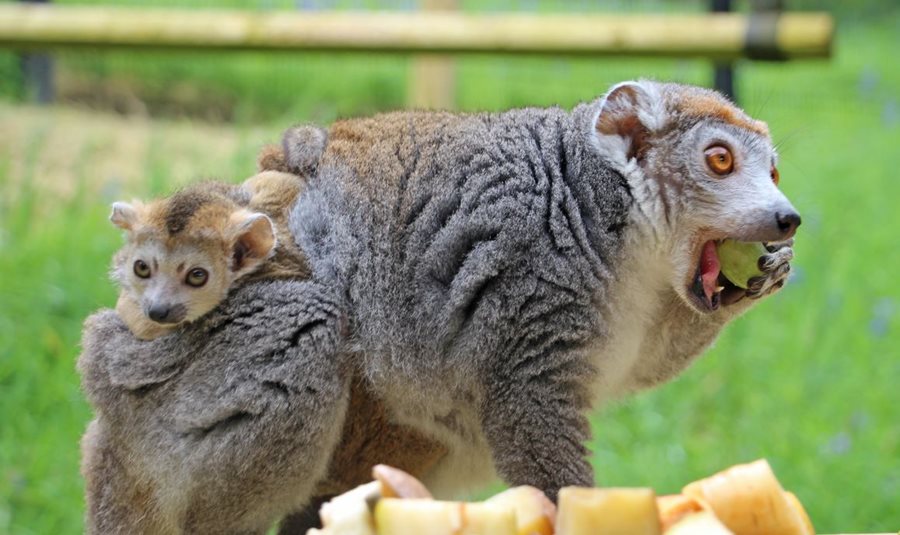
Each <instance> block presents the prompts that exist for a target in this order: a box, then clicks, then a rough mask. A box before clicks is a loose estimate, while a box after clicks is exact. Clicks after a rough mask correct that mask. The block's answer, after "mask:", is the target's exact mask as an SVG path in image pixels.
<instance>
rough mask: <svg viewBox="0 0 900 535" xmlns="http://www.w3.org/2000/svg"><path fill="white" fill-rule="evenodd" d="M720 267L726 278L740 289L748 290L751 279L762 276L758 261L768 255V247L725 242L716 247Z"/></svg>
mask: <svg viewBox="0 0 900 535" xmlns="http://www.w3.org/2000/svg"><path fill="white" fill-rule="evenodd" d="M716 252H717V253H718V255H719V265H720V269H721V270H722V273H723V274H724V275H725V277H726V278H727V279H728V280H729V281H731V283H732V284H734V285H735V286H737V287H738V288H744V289H746V288H747V281H748V280H749V279H750V278H751V277H757V276H759V275H762V274H763V273H762V271H760V270H759V267H758V265H757V261H758V260H759V257H761V256H763V255H765V254H768V252H769V251H767V250H766V247H765V246H764V245H763V244H761V243H759V242H745V241H737V240H723V241H722V243H720V244H718V246H716Z"/></svg>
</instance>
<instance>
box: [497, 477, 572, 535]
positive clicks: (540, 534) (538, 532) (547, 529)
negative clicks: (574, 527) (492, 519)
mask: <svg viewBox="0 0 900 535" xmlns="http://www.w3.org/2000/svg"><path fill="white" fill-rule="evenodd" d="M485 503H487V504H492V505H500V506H504V507H510V508H512V509H513V510H514V511H515V513H516V530H517V532H518V535H553V523H554V522H555V521H556V506H555V505H553V502H551V501H550V500H549V499H548V498H547V496H545V495H544V493H543V492H541V491H540V490H538V489H536V488H534V487H529V486H527V485H523V486H521V487H514V488H511V489H509V490H505V491H503V492H501V493H500V494H497V495H495V496H492V497H490V498H488V499H487V500H486V501H485Z"/></svg>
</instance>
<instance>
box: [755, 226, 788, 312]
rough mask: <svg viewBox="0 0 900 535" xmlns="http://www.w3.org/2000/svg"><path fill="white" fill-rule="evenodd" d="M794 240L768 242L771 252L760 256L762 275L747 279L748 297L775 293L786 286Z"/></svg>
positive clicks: (767, 245) (767, 246)
mask: <svg viewBox="0 0 900 535" xmlns="http://www.w3.org/2000/svg"><path fill="white" fill-rule="evenodd" d="M793 245H794V240H793V239H790V240H785V241H782V242H773V243H768V244H766V249H768V251H769V254H766V255H763V256H761V257H759V260H758V267H759V270H760V271H762V272H763V274H762V275H759V276H757V277H752V278H750V280H748V281H747V294H746V295H747V297H749V298H750V299H759V298H760V297H765V296H767V295H769V294H771V293H774V292H776V291H778V290H780V289H781V287H782V286H784V282H785V281H786V280H787V278H788V274H789V273H790V272H791V264H790V262H791V259H792V258H794V249H793V248H792V246H793Z"/></svg>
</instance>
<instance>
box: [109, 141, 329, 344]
mask: <svg viewBox="0 0 900 535" xmlns="http://www.w3.org/2000/svg"><path fill="white" fill-rule="evenodd" d="M324 143H325V133H324V131H323V130H321V129H319V128H316V127H311V126H309V127H296V128H292V129H289V130H288V131H287V132H286V133H285V135H284V137H283V140H282V145H281V146H280V147H275V146H273V147H267V148H266V149H264V150H263V151H262V152H261V153H260V156H259V158H258V167H259V172H258V173H257V174H256V175H254V176H252V177H250V178H249V179H247V180H246V181H244V183H243V184H240V185H235V184H226V183H222V182H214V181H207V182H200V183H197V184H192V185H189V186H187V187H186V188H184V189H182V190H180V191H178V192H176V193H175V194H174V195H172V196H170V197H167V198H164V199H157V200H154V201H151V202H149V203H146V204H145V203H142V202H138V201H135V202H132V203H125V202H116V203H114V204H113V210H112V215H110V221H112V223H113V224H114V225H116V226H117V227H119V228H120V229H122V230H124V231H125V234H126V243H125V245H124V247H122V249H120V250H119V251H118V252H117V253H116V255H115V257H114V259H113V269H112V278H113V279H114V280H115V281H116V282H117V283H118V285H119V287H120V289H121V293H120V294H119V299H118V302H117V303H116V312H118V313H119V315H120V316H121V317H122V320H123V321H124V322H125V323H126V325H128V327H129V329H131V331H132V333H134V335H135V336H137V337H138V338H141V339H144V340H148V339H153V338H156V337H158V336H162V335H164V334H166V333H169V332H171V331H172V330H174V329H176V328H177V327H179V326H181V325H183V324H185V323H190V322H192V321H195V320H196V319H198V318H200V317H201V316H203V315H204V314H206V313H207V312H209V311H210V310H212V309H213V308H215V307H216V306H217V305H218V304H219V303H221V302H222V300H223V299H224V298H225V297H226V295H227V294H228V291H229V290H230V289H231V288H232V287H233V286H234V285H235V284H236V283H237V282H238V281H239V280H241V279H244V281H242V282H246V280H251V279H253V278H266V279H278V278H284V277H296V278H307V277H308V276H309V269H308V267H307V263H306V259H305V258H304V257H303V253H302V251H300V249H299V248H298V247H297V245H296V244H295V243H294V240H293V238H291V236H290V232H289V231H288V229H287V217H288V212H289V210H290V208H291V206H293V204H294V202H295V201H296V200H297V196H298V195H299V194H300V192H301V190H302V189H303V187H304V185H305V181H306V179H307V177H308V175H309V174H310V173H312V172H313V171H314V170H315V166H316V165H317V163H318V159H319V157H320V155H321V153H322V151H323V150H324Z"/></svg>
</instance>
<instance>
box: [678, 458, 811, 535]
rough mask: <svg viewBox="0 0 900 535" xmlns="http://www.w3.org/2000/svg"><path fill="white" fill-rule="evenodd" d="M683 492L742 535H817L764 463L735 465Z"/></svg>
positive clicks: (691, 485)
mask: <svg viewBox="0 0 900 535" xmlns="http://www.w3.org/2000/svg"><path fill="white" fill-rule="evenodd" d="M682 492H683V493H684V495H685V496H689V497H693V498H696V499H698V500H702V501H704V502H706V503H708V504H709V506H710V508H711V509H712V511H713V512H714V513H715V515H716V516H717V517H719V520H721V521H722V523H723V524H725V525H726V526H727V527H728V529H730V530H731V531H734V532H735V533H739V534H740V535H812V534H813V533H814V532H813V531H812V530H811V527H812V525H811V524H807V523H806V522H807V521H806V520H804V518H803V515H805V513H801V511H802V509H801V511H798V510H797V509H796V508H795V506H794V505H792V504H791V503H790V501H789V498H788V497H786V495H785V491H784V489H783V488H781V484H780V483H778V479H776V478H775V474H774V473H772V468H771V467H770V466H769V463H768V462H766V461H765V460H759V461H754V462H752V463H749V464H738V465H735V466H732V467H731V468H728V469H726V470H723V471H722V472H719V473H718V474H715V475H712V476H710V477H708V478H706V479H701V480H699V481H695V482H693V483H691V484H689V485H688V486H686V487H684V489H683V491H682ZM798 503H799V502H798Z"/></svg>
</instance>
